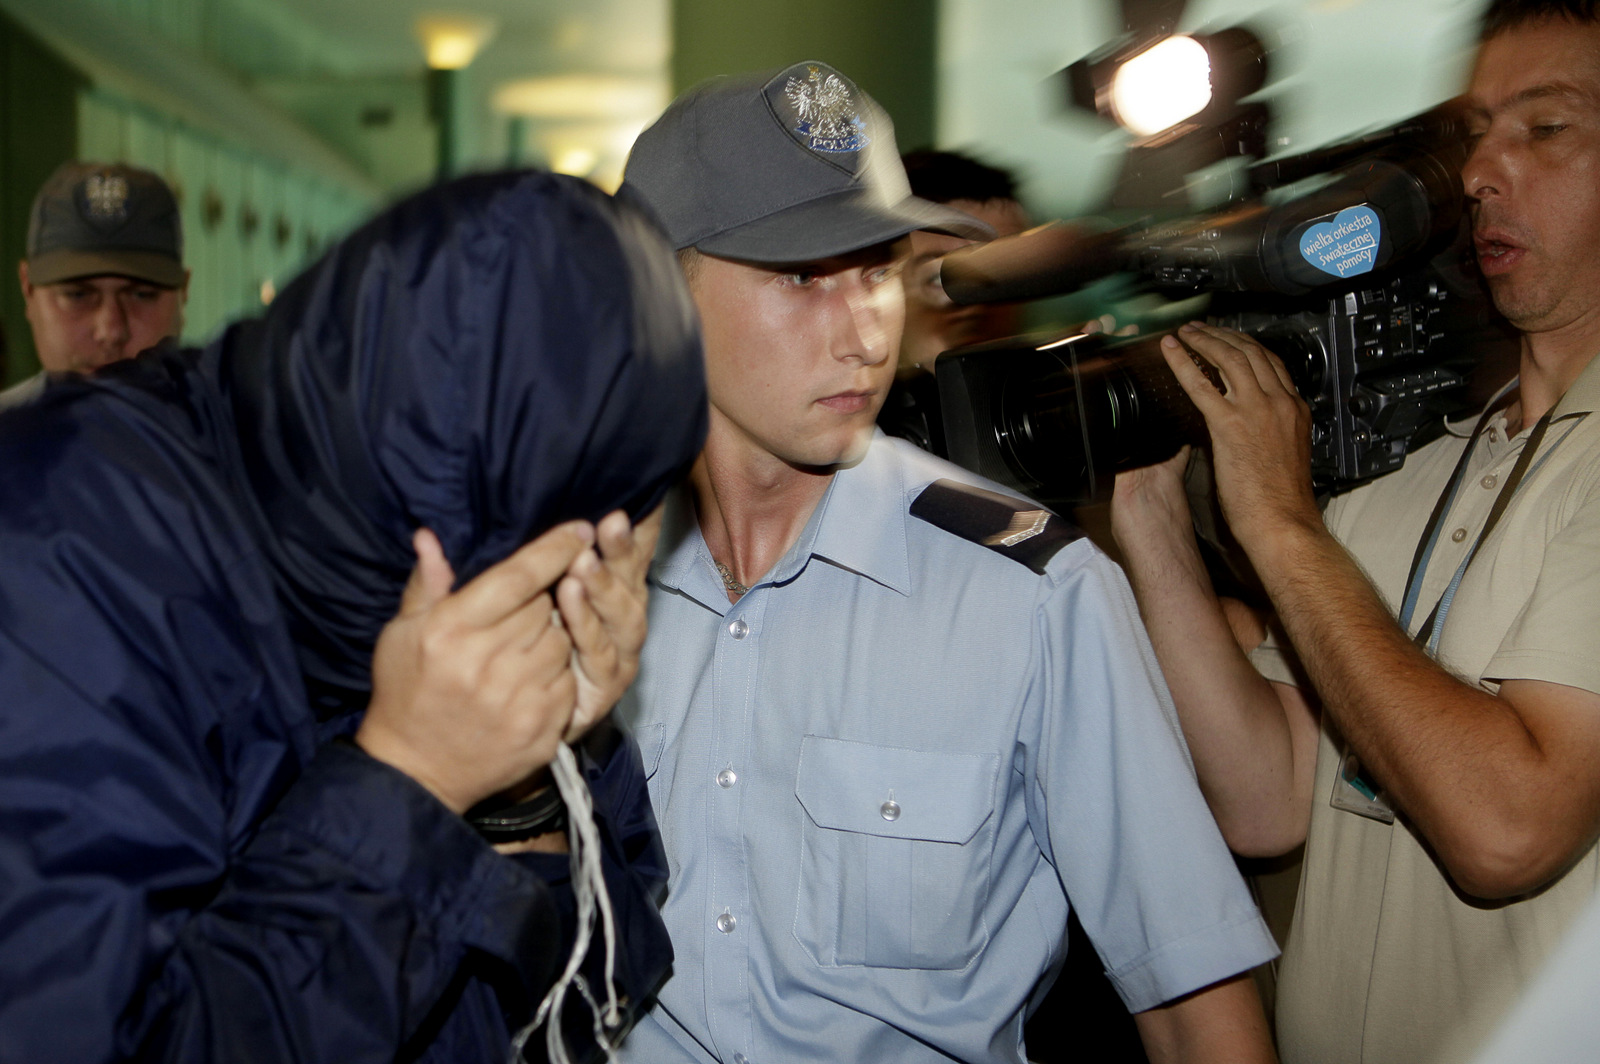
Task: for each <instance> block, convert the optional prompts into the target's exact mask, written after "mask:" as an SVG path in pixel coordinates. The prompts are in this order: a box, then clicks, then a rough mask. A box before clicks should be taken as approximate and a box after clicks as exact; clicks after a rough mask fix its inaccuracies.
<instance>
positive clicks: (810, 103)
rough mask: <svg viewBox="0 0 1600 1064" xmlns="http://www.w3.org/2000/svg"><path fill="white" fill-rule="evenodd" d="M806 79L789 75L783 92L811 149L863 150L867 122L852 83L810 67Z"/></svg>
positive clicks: (835, 150) (799, 129)
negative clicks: (859, 110) (854, 97)
mask: <svg viewBox="0 0 1600 1064" xmlns="http://www.w3.org/2000/svg"><path fill="white" fill-rule="evenodd" d="M809 73H810V76H809V77H807V78H806V79H805V80H804V81H801V80H800V79H799V78H793V77H792V78H790V79H789V81H788V83H787V84H785V85H784V87H783V95H784V97H785V98H786V99H787V100H788V101H789V106H790V107H792V108H794V116H795V120H796V121H797V122H798V123H799V124H798V125H796V126H795V128H794V131H795V132H796V133H798V134H800V135H801V136H802V137H804V138H805V142H806V144H807V146H808V147H810V148H811V150H812V151H828V152H846V151H860V150H861V149H862V148H864V147H866V146H867V134H866V123H865V122H863V121H862V120H861V116H860V115H859V114H857V113H856V108H855V104H854V102H853V101H851V99H850V85H849V83H848V82H846V81H845V80H844V79H843V78H841V77H840V76H839V75H837V74H829V75H828V76H827V77H825V78H824V77H823V76H822V71H821V70H819V69H817V68H816V67H811V68H810V71H809Z"/></svg>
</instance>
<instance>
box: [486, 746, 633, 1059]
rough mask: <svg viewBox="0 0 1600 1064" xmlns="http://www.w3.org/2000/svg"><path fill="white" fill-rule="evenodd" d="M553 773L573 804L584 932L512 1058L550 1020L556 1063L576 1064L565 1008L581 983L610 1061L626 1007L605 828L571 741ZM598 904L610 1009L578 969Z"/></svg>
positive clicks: (548, 1039)
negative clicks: (605, 867)
mask: <svg viewBox="0 0 1600 1064" xmlns="http://www.w3.org/2000/svg"><path fill="white" fill-rule="evenodd" d="M550 773H551V775H552V776H554V777H555V781H556V788H557V789H558V790H559V791H560V792H561V799H562V801H564V802H566V805H567V842H568V847H569V849H570V850H571V855H570V858H571V863H572V893H573V896H574V897H575V898H576V900H577V906H578V933H577V937H576V940H575V941H574V942H573V944H572V955H571V956H570V957H568V958H567V967H566V970H565V971H563V972H562V973H561V978H559V979H557V980H556V982H555V985H554V986H552V987H551V988H550V992H549V993H547V994H546V995H545V996H544V1000H543V1001H541V1002H540V1003H539V1010H538V1011H537V1012H536V1013H534V1016H533V1022H532V1023H530V1024H528V1025H527V1026H526V1027H524V1028H523V1029H522V1030H520V1031H518V1032H517V1034H516V1037H515V1038H513V1039H512V1040H511V1064H518V1062H519V1061H521V1059H522V1049H523V1047H524V1046H525V1045H527V1043H528V1039H529V1038H530V1037H531V1036H532V1035H533V1032H534V1031H535V1030H537V1029H538V1027H539V1025H540V1024H541V1023H543V1024H546V1026H545V1032H544V1043H545V1051H546V1053H547V1054H548V1055H549V1058H550V1064H571V1058H570V1057H568V1056H567V1047H566V1043H565V1041H563V1039H562V1037H561V1014H562V1005H563V1004H564V1003H565V1001H566V998H567V988H568V987H569V986H573V985H576V986H577V988H578V993H580V994H582V995H583V999H584V1000H585V1001H586V1002H588V1004H589V1011H590V1012H591V1013H592V1014H593V1016H594V1038H595V1041H596V1042H597V1043H598V1044H599V1046H600V1049H601V1051H602V1052H604V1053H605V1055H606V1060H608V1061H610V1060H613V1059H615V1058H614V1057H613V1055H612V1047H611V1041H610V1039H609V1038H608V1037H607V1036H606V1031H607V1029H608V1028H609V1029H611V1030H615V1029H616V1028H617V1027H619V1026H620V1025H621V1023H622V1012H621V1009H620V1008H619V1007H618V1004H617V986H616V964H617V932H616V925H615V922H614V920H613V918H612V915H611V895H610V894H609V893H608V892H607V891H606V882H605V877H604V875H603V874H602V872H601V864H600V832H599V829H597V828H596V827H595V824H594V799H593V797H592V796H591V795H590V793H589V785H588V784H587V783H585V782H584V779H583V773H582V772H580V771H579V769H578V760H577V758H575V757H574V756H573V755H572V748H571V747H569V746H567V745H566V744H565V743H563V744H561V747H560V749H558V750H557V751H556V759H555V760H554V761H553V762H551V763H550ZM596 910H598V912H599V915H600V923H601V932H602V934H603V935H604V936H605V943H606V968H605V972H606V986H605V991H606V1004H605V1008H604V1009H602V1008H600V1005H599V1003H598V1002H597V1001H596V1000H595V998H594V995H593V994H592V993H590V991H589V985H588V982H587V981H586V980H585V979H584V978H583V976H581V975H579V974H578V968H579V966H580V965H582V964H583V959H584V957H586V956H588V953H589V943H590V941H591V940H592V939H593V938H594V924H595V913H596Z"/></svg>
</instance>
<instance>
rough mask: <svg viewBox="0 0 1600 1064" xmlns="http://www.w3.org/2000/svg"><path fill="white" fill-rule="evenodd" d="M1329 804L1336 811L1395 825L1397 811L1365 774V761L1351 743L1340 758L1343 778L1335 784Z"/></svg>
mask: <svg viewBox="0 0 1600 1064" xmlns="http://www.w3.org/2000/svg"><path fill="white" fill-rule="evenodd" d="M1328 803H1329V804H1330V805H1332V806H1333V807H1334V808H1335V809H1343V810H1344V811H1345V812H1347V813H1355V814H1356V815H1357V816H1364V817H1366V818H1368V819H1369V820H1381V821H1382V822H1383V823H1385V824H1393V823H1394V810H1393V809H1391V808H1389V803H1388V802H1387V801H1385V800H1384V794H1383V792H1382V791H1380V790H1378V788H1377V787H1376V786H1375V785H1374V784H1373V782H1372V781H1371V780H1370V779H1367V778H1366V777H1365V776H1363V775H1362V774H1361V759H1360V758H1358V757H1356V755H1355V753H1354V752H1353V751H1352V750H1351V749H1350V746H1349V744H1348V743H1347V744H1346V745H1345V748H1344V753H1343V755H1341V756H1340V758H1339V775H1338V777H1337V778H1336V779H1335V780H1334V781H1333V794H1332V795H1331V796H1330V797H1329V799H1328Z"/></svg>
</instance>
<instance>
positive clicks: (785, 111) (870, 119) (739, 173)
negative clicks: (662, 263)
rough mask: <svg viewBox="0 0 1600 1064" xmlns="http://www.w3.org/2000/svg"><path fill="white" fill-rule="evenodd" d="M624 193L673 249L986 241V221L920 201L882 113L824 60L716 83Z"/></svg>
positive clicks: (655, 131)
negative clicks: (933, 235)
mask: <svg viewBox="0 0 1600 1064" xmlns="http://www.w3.org/2000/svg"><path fill="white" fill-rule="evenodd" d="M622 187H623V190H624V191H623V192H622V193H619V194H622V195H627V194H630V193H631V194H632V195H636V196H638V197H639V198H641V199H643V200H644V201H645V202H646V203H647V204H648V205H649V206H650V208H651V209H652V210H653V211H654V212H655V214H656V216H657V217H658V218H659V219H660V220H661V223H662V224H663V225H664V226H665V227H666V229H667V235H668V237H669V238H670V240H671V241H672V245H673V246H674V247H675V248H679V249H682V248H686V247H695V248H699V249H700V250H701V251H704V252H706V253H708V254H711V255H718V256H721V257H723V258H729V259H741V260H744V261H746V262H758V263H789V262H808V261H811V260H814V259H823V258H828V257H830V256H833V255H842V254H845V253H846V252H850V251H856V250H858V249H860V248H865V247H870V246H872V245H873V244H881V243H883V242H884V241H887V240H894V239H896V238H898V237H901V236H904V235H905V234H907V233H909V232H911V231H912V230H914V229H930V230H933V231H934V232H938V233H948V234H950V235H952V236H960V237H966V238H968V239H972V240H987V239H990V238H992V237H993V236H994V232H993V230H991V229H990V228H989V227H988V226H986V225H984V224H983V223H982V222H980V221H978V220H977V219H976V218H973V217H971V216H970V215H967V214H963V213H961V212H960V211H957V210H954V209H952V208H949V207H943V206H940V205H938V204H935V203H929V202H928V201H927V200H921V199H918V198H916V197H915V196H913V195H912V194H911V186H910V184H909V183H908V182H907V180H906V171H905V167H904V166H903V165H901V162H900V153H899V151H898V149H896V147H895V143H894V125H893V123H891V122H890V121H889V116H888V115H887V114H885V113H884V111H883V108H881V107H879V106H878V105H877V103H875V102H874V101H873V99H872V97H870V96H868V95H867V94H866V93H864V92H862V91H861V90H860V89H859V88H857V87H856V85H855V84H854V83H853V82H852V81H851V80H850V79H849V78H847V77H845V76H844V75H843V74H841V73H839V72H838V71H837V70H835V69H834V68H833V67H831V66H829V65H828V64H826V63H818V62H805V63H796V64H795V65H794V66H791V67H788V68H786V69H784V70H780V71H778V72H777V73H775V74H774V73H773V72H771V71H768V72H765V73H760V74H745V75H740V76H736V77H719V78H712V79H711V80H710V81H706V82H702V83H701V84H699V85H697V86H695V87H694V88H692V89H690V90H689V91H688V92H685V93H684V94H683V95H682V96H679V97H678V98H677V99H676V100H674V101H673V102H672V105H671V106H669V107H668V108H667V110H666V112H665V113H664V114H662V116H661V117H660V118H659V119H657V120H656V122H655V124H654V125H652V126H651V127H650V128H649V129H646V130H645V131H644V132H643V133H641V134H639V139H638V140H637V141H635V142H634V145H633V151H632V152H631V153H630V154H629V156H628V165H627V169H626V170H625V171H624V173H623V186H622Z"/></svg>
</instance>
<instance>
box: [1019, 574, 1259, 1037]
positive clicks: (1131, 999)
mask: <svg viewBox="0 0 1600 1064" xmlns="http://www.w3.org/2000/svg"><path fill="white" fill-rule="evenodd" d="M1040 621H1041V627H1040V630H1039V644H1038V646H1039V655H1040V659H1041V664H1042V668H1041V670H1040V677H1039V679H1040V681H1041V682H1040V683H1039V685H1038V687H1037V688H1036V689H1037V690H1038V691H1039V693H1041V694H1042V695H1043V704H1044V706H1045V707H1046V710H1045V717H1044V721H1045V723H1044V728H1043V731H1042V742H1041V744H1040V745H1041V749H1040V751H1039V762H1038V766H1037V773H1038V774H1037V777H1036V779H1037V787H1038V790H1039V793H1040V794H1041V795H1042V798H1043V801H1044V803H1045V806H1046V810H1047V811H1046V820H1047V822H1048V825H1049V827H1048V843H1047V846H1046V849H1047V854H1048V856H1049V857H1050V859H1051V861H1052V863H1053V864H1054V865H1055V867H1056V870H1057V873H1058V875H1059V876H1060V877H1061V882H1062V885H1063V886H1064V887H1065V889H1066V892H1067V897H1068V900H1069V902H1070V903H1071V905H1072V907H1073V909H1075V910H1076V911H1077V913H1078V917H1079V920H1080V921H1081V923H1082V924H1083V927H1084V930H1085V931H1086V932H1087V933H1088V935H1089V938H1090V940H1091V941H1092V942H1093V943H1094V946H1095V950H1096V951H1097V952H1098V953H1099V955H1100V958H1101V960H1102V961H1103V962H1104V964H1105V968H1106V973H1107V975H1108V976H1109V977H1110V979H1111V981H1112V984H1113V985H1114V986H1115V987H1116V989H1117V992H1118V994H1119V995H1120V996H1121V997H1122V1000H1123V1002H1124V1003H1125V1004H1126V1005H1127V1007H1128V1008H1129V1010H1130V1011H1135V1012H1137V1011H1142V1010H1144V1009H1149V1008H1153V1007H1155V1006H1157V1005H1160V1004H1162V1003H1163V1002H1166V1001H1170V1000H1172V999H1174V998H1176V997H1179V996H1181V995H1183V994H1187V993H1189V992H1191V991H1194V990H1197V989H1199V988H1200V987H1203V986H1208V985H1210V984H1211V983H1214V982H1216V981H1218V980H1220V979H1225V978H1227V977H1228V976H1231V975H1234V974H1237V973H1238V972H1241V971H1244V970H1246V969H1248V968H1252V967H1254V966H1255V965H1257V964H1261V963H1264V962H1266V961H1268V960H1270V959H1271V958H1272V957H1273V956H1274V955H1275V954H1276V953H1277V948H1276V946H1275V945H1274V943H1273V941H1272V938H1271V936H1270V934H1269V933H1268V932H1267V929H1266V926H1265V925H1264V924H1263V923H1262V920H1261V917H1260V915H1259V913H1258V912H1257V910H1256V906H1255V904H1254V903H1253V901H1252V900H1251V898H1250V894H1249V892H1248V890H1247V889H1246V887H1245V885H1244V882H1243V880H1242V879H1241V878H1240V876H1239V873H1238V870H1237V868H1236V867H1235V865H1234V863H1233V859H1232V856H1231V855H1230V854H1229V853H1228V849H1227V846H1226V845H1225V844H1224V842H1223V840H1222V836H1221V833H1220V832H1219V831H1218V829H1217V826H1216V822H1215V821H1214V820H1213V819H1212V817H1211V813H1210V810H1209V809H1208V808H1207V807H1206V804H1205V800H1204V798H1203V797H1202V796H1201V794H1200V789H1199V786H1198V784H1197V783H1196V781H1195V776H1194V770H1193V768H1192V766H1191V764H1190V761H1189V757H1188V750H1187V748H1186V747H1185V746H1184V743H1183V738H1182V732H1181V730H1180V728H1179V726H1178V722H1177V717H1176V714H1175V712H1174V710H1173V707H1172V702H1171V697H1170V695H1169V694H1168V692H1167V689H1166V685H1165V683H1164V681H1163V680H1162V678H1161V673H1160V668H1159V666H1158V665H1157V663H1156V660H1155V654H1154V651H1152V650H1151V648H1150V643H1149V639H1148V637H1147V636H1146V635H1145V633H1144V629H1143V627H1142V625H1141V624H1140V623H1139V619H1138V611H1137V608H1136V606H1135V605H1134V602H1133V595H1132V592H1131V591H1130V590H1129V589H1128V586H1127V581H1126V579H1125V578H1124V577H1123V575H1122V573H1121V572H1120V571H1119V570H1118V569H1117V568H1116V567H1115V566H1114V565H1112V564H1111V563H1110V561H1109V560H1106V559H1105V558H1103V557H1102V556H1100V555H1098V554H1095V555H1094V556H1093V557H1091V558H1088V559H1087V560H1086V564H1083V565H1082V566H1081V567H1080V568H1079V569H1078V570H1077V571H1076V572H1075V573H1072V574H1070V575H1069V576H1068V577H1067V579H1066V580H1065V581H1064V582H1063V583H1062V584H1061V585H1060V586H1059V587H1058V588H1057V590H1056V592H1055V593H1054V594H1053V595H1051V596H1050V599H1049V601H1048V602H1046V603H1045V604H1044V607H1043V609H1042V610H1041V611H1040Z"/></svg>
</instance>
